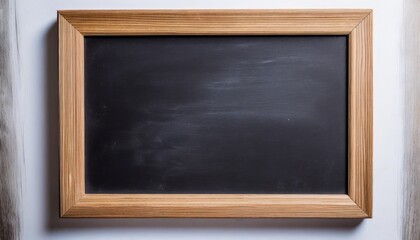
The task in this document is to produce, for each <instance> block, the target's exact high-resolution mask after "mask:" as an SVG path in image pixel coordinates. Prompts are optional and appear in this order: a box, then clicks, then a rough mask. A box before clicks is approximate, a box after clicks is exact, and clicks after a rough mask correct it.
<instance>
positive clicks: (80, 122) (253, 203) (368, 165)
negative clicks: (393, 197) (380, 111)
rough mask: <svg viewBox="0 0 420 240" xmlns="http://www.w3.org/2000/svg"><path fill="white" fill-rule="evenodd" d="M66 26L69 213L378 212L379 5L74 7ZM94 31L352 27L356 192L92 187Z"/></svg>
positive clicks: (63, 179)
mask: <svg viewBox="0 0 420 240" xmlns="http://www.w3.org/2000/svg"><path fill="white" fill-rule="evenodd" d="M58 25H59V31H58V35H59V37H58V40H59V44H58V45H59V47H58V48H59V49H58V52H59V54H58V56H59V100H60V105H59V106H60V110H59V112H60V215H61V216H62V217H299V218H304V217H305V218H366V217H371V216H372V136H373V135H372V123H373V106H372V102H373V100H372V97H373V96H372V91H373V90H372V88H373V87H372V85H373V83H372V82H373V79H372V68H373V65H372V14H371V10H141V11H133V10H130V11H128V10H117V11H109V10H106V11H102V10H98V11H92V10H80V11H79V10H74V11H73V10H65V11H59V12H58ZM86 35H348V36H349V94H348V95H349V108H348V112H349V122H348V126H349V130H348V134H349V150H348V151H349V157H348V161H349V175H348V178H349V180H348V183H349V186H348V195H313V194H304V195H285V194H261V195H257V194H171V195H165V194H85V188H84V36H86Z"/></svg>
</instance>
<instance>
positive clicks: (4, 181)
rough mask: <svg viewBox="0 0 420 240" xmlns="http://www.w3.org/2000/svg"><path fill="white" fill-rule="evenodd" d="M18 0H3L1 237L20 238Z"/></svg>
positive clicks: (0, 23)
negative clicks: (16, 0)
mask: <svg viewBox="0 0 420 240" xmlns="http://www.w3.org/2000/svg"><path fill="white" fill-rule="evenodd" d="M15 4H16V2H15V0H0V239H3V240H9V239H12V240H13V239H20V238H21V234H20V232H21V215H22V212H21V202H22V198H21V196H22V174H21V169H22V168H21V167H22V161H21V160H22V159H23V148H22V143H23V141H22V140H23V136H22V131H20V130H19V129H20V126H22V125H21V124H19V119H20V118H19V117H18V116H19V107H18V106H19V102H20V101H19V97H18V96H19V95H18V94H17V93H18V90H19V88H20V82H19V73H18V72H19V71H18V66H19V60H18V48H17V46H18V44H17V28H16V26H17V24H16V14H15V13H16V11H15V9H16V5H15Z"/></svg>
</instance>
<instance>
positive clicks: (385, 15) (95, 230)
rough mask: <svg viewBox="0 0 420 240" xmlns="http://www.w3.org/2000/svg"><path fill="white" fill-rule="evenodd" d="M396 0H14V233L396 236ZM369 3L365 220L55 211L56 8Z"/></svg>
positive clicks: (399, 106) (34, 239)
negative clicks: (19, 150)
mask: <svg viewBox="0 0 420 240" xmlns="http://www.w3.org/2000/svg"><path fill="white" fill-rule="evenodd" d="M402 7H403V4H402V1H395V0H382V1H376V0H342V1H334V0H317V1H313V0H287V1H277V0H262V1H255V0H254V1H252V0H230V1H226V0H214V1H195V0H189V1H188V0H178V1H170V0H155V1H147V0H138V1H132V0H118V1H116V0H107V1H104V0H72V1H60V0H38V1H33V0H18V4H17V10H18V21H19V22H18V24H19V36H20V40H19V44H20V58H21V60H20V62H21V78H22V82H23V85H22V90H21V91H20V93H19V94H20V95H21V96H22V99H23V103H22V106H23V112H24V114H23V115H24V116H23V118H24V132H25V137H24V145H25V156H26V165H25V172H26V176H25V179H24V181H25V185H24V198H23V199H24V201H23V214H24V215H23V236H24V239H31V240H38V239H40V240H41V239H42V240H44V239H46V240H47V239H79V240H82V239H98V240H99V239H101V240H104V239H183V240H184V239H290V240H295V239H311V240H317V239H322V240H329V239H331V240H332V239H334V240H336V239H360V240H363V239H366V240H370V239H372V237H374V238H375V239H384V240H387V239H392V240H394V239H399V238H400V236H401V231H400V230H399V229H400V225H401V221H400V219H402V217H401V208H402V207H401V206H402V204H401V202H402V198H401V197H402V187H401V186H402V185H401V183H402V175H401V170H402V166H403V157H404V154H403V133H404V131H403V130H404V129H403V119H404V118H403V115H404V114H403V113H404V109H403V104H404V95H403V90H404V84H403V82H402V80H401V77H400V69H399V66H400V37H401V24H402ZM152 8H156V9H163V8H165V9H182V8H184V9H187V8H189V9H198V8H200V9H206V8H214V9H220V8H240V9H245V8H257V9H258V8H260V9H262V8H286V9H287V8H372V9H373V10H374V15H373V16H374V17H373V19H374V185H373V187H374V203H373V219H369V220H364V221H359V220H290V219H272V220H264V219H253V220H252V219H251V220H244V219H230V220H226V219H224V220H223V219H220V220H218V219H178V220H177V219H59V218H58V185H59V184H58V93H57V92H58V91H57V90H58V89H57V25H56V11H57V10H58V9H152Z"/></svg>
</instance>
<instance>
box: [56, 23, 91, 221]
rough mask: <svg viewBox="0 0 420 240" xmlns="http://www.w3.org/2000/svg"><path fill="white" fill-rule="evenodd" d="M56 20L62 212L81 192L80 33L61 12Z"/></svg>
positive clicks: (81, 37) (82, 160) (81, 70)
mask: <svg viewBox="0 0 420 240" xmlns="http://www.w3.org/2000/svg"><path fill="white" fill-rule="evenodd" d="M58 24H59V30H58V34H59V39H60V41H59V45H58V58H59V102H60V103H59V104H60V109H59V113H60V199H61V207H60V208H61V209H60V210H61V213H64V212H66V211H67V210H68V209H70V208H71V207H72V206H73V205H74V204H75V203H76V202H77V200H78V199H79V198H80V197H81V196H83V194H84V192H85V191H84V182H85V181H84V103H83V101H84V94H83V86H84V85H83V76H84V69H83V59H84V48H83V36H82V35H81V34H80V33H79V32H78V31H77V30H76V29H75V28H74V27H73V26H72V25H71V24H70V23H69V22H67V21H66V20H65V19H64V18H63V17H62V16H58Z"/></svg>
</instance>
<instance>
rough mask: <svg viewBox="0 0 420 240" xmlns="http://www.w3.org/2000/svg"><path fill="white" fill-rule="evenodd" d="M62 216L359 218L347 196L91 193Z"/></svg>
mask: <svg viewBox="0 0 420 240" xmlns="http://www.w3.org/2000/svg"><path fill="white" fill-rule="evenodd" d="M65 216H66V217H213V218H215V217H223V218H235V217H266V218H274V217H288V218H310V217H316V218H337V217H341V218H363V217H366V216H367V215H366V213H364V212H363V211H361V210H360V208H359V207H358V206H357V205H356V204H355V203H354V202H353V201H352V200H351V199H350V198H349V197H348V196H347V195H274V194H270V195H258V194H257V195H254V194H245V195H244V194H228V195H221V194H216V195H205V194H203V195H200V194H173V195H171V194H169V195H164V194H154V195H153V194H146V195H142V194H138V195H135V194H133V195H127V194H126V195H119V194H110V195H107V194H104V195H102V194H91V195H85V196H84V197H82V198H81V199H80V200H79V201H78V202H77V204H76V205H75V206H74V207H73V208H71V209H70V210H69V211H68V212H66V214H65Z"/></svg>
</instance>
